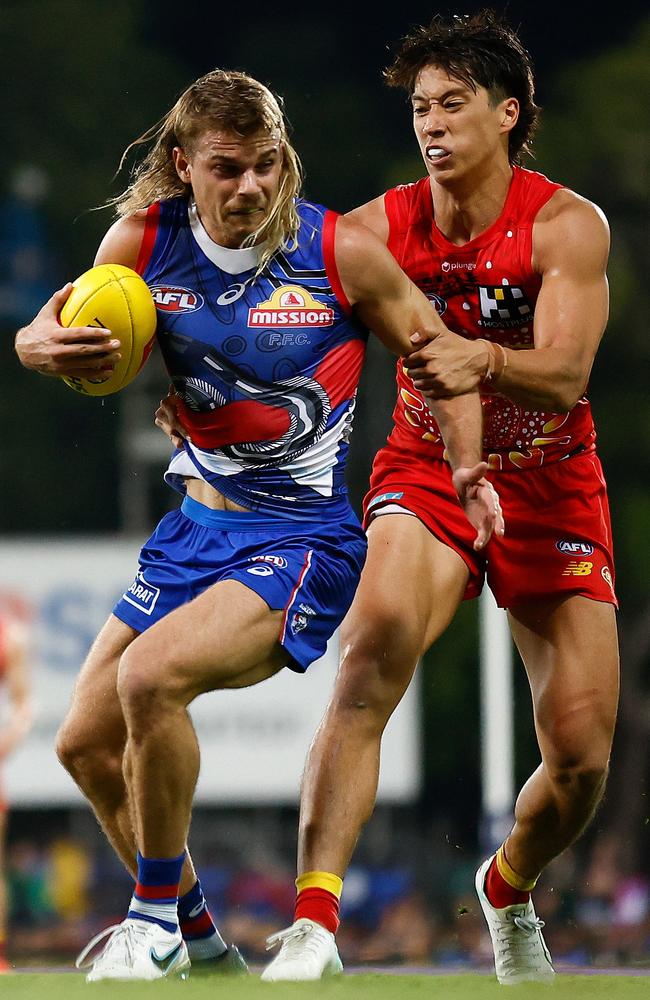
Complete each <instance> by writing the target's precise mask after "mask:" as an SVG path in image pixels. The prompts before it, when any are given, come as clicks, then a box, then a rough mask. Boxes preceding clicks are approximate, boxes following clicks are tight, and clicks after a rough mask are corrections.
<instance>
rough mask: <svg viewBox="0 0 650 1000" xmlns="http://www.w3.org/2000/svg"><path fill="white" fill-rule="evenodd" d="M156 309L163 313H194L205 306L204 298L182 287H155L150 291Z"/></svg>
mask: <svg viewBox="0 0 650 1000" xmlns="http://www.w3.org/2000/svg"><path fill="white" fill-rule="evenodd" d="M150 291H151V294H152V296H153V300H154V302H155V303H156V309H161V310H162V311H163V312H171V313H174V312H183V313H184V312H194V311H195V310H196V309H200V308H201V306H202V305H203V296H202V295H199V293H198V292H193V291H192V289H191V288H182V287H181V286H180V285H154V286H153V288H151V289H150Z"/></svg>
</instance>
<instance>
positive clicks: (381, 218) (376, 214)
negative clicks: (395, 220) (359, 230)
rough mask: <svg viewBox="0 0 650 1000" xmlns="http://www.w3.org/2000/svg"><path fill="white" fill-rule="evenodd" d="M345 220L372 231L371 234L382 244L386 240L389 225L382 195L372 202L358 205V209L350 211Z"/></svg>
mask: <svg viewBox="0 0 650 1000" xmlns="http://www.w3.org/2000/svg"><path fill="white" fill-rule="evenodd" d="M345 218H346V219H349V220H351V221H352V222H355V223H360V224H361V225H362V226H367V227H368V229H372V231H373V233H375V234H376V235H377V236H378V237H379V239H381V240H383V241H384V242H386V240H387V239H388V232H389V225H388V216H387V215H386V203H385V196H384V195H383V194H381V195H379V197H378V198H373V199H372V201H367V202H366V203H365V204H364V205H359V207H358V208H354V209H352V211H351V212H348V213H347V214H346V216H345Z"/></svg>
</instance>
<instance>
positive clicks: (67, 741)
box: [55, 723, 124, 787]
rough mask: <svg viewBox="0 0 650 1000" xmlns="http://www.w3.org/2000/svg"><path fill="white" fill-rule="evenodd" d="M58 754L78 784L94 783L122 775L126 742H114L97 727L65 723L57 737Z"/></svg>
mask: <svg viewBox="0 0 650 1000" xmlns="http://www.w3.org/2000/svg"><path fill="white" fill-rule="evenodd" d="M55 746H56V755H57V757H58V758H59V760H60V762H61V764H62V765H63V767H64V768H65V769H66V771H67V772H68V774H70V775H71V776H72V777H73V778H74V780H75V781H76V782H77V784H79V785H82V786H84V787H85V786H87V785H92V784H93V782H95V781H106V780H107V778H109V777H110V775H112V774H116V775H121V773H122V755H123V750H124V747H123V746H122V745H119V746H118V745H111V744H110V743H109V742H107V740H106V739H105V736H103V737H101V738H100V736H99V734H98V731H97V729H96V728H88V729H83V730H80V729H77V728H73V727H72V726H68V725H66V723H63V725H62V726H61V728H60V729H59V732H58V733H57V737H56V744H55Z"/></svg>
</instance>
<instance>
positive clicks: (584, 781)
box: [550, 758, 609, 803]
mask: <svg viewBox="0 0 650 1000" xmlns="http://www.w3.org/2000/svg"><path fill="white" fill-rule="evenodd" d="M608 771H609V760H608V759H603V760H598V759H589V758H587V759H580V758H573V759H571V758H569V759H566V760H564V761H559V762H558V763H557V764H556V766H555V767H554V768H552V769H551V770H550V778H551V781H552V783H553V784H554V785H555V787H556V790H557V791H558V792H559V793H560V794H565V795H566V794H569V795H570V796H571V798H572V799H575V800H577V801H583V800H584V801H585V802H586V803H592V802H593V801H594V798H596V797H598V796H599V795H600V794H602V793H603V791H604V790H605V783H606V781H607V774H608Z"/></svg>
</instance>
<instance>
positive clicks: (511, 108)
mask: <svg viewBox="0 0 650 1000" xmlns="http://www.w3.org/2000/svg"><path fill="white" fill-rule="evenodd" d="M499 108H500V111H501V129H502V131H503V132H511V131H512V129H513V128H514V127H515V125H516V124H517V121H518V119H519V101H518V100H517V98H516V97H507V98H506V99H505V101H502V102H501V104H500V106H499Z"/></svg>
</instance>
